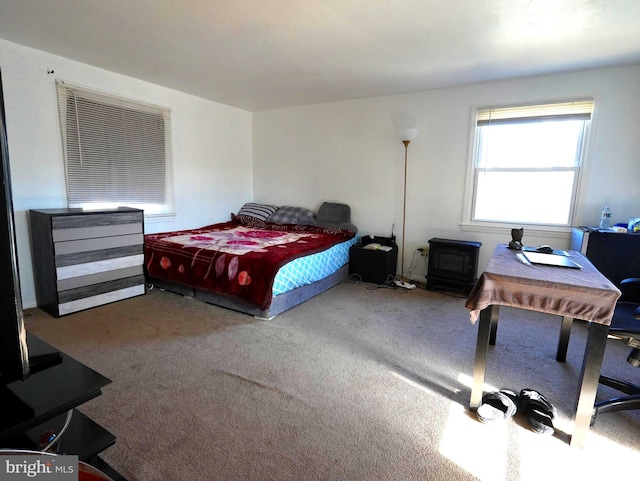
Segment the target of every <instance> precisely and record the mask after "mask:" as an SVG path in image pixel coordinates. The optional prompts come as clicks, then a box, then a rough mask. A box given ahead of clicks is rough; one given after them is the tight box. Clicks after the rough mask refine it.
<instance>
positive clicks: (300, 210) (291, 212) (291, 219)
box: [269, 205, 315, 224]
mask: <svg viewBox="0 0 640 481" xmlns="http://www.w3.org/2000/svg"><path fill="white" fill-rule="evenodd" d="M314 218H315V214H314V213H313V212H312V211H310V210H309V209H305V208H304V207H291V206H288V205H283V206H281V207H280V208H279V209H278V210H277V211H275V212H274V213H273V214H271V216H270V217H269V222H274V223H276V224H309V223H310V221H312V220H313V219H314Z"/></svg>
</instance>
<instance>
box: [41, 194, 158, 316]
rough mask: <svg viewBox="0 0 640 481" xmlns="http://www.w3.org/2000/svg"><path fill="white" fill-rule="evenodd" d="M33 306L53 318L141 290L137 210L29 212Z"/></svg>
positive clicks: (140, 237) (140, 219) (140, 230)
mask: <svg viewBox="0 0 640 481" xmlns="http://www.w3.org/2000/svg"><path fill="white" fill-rule="evenodd" d="M29 221H30V227H31V245H32V250H33V263H34V277H35V287H36V299H37V303H38V307H39V308H40V309H42V310H43V311H45V312H47V313H49V314H51V315H52V316H54V317H59V316H63V315H65V314H70V313H72V312H77V311H81V310H84V309H88V308H91V307H96V306H100V305H102V304H107V303H110V302H115V301H119V300H122V299H126V298H129V297H133V296H137V295H141V294H144V293H145V283H144V270H143V263H144V258H143V236H144V217H143V211H142V210H140V209H132V208H128V207H120V208H118V209H109V210H100V211H85V210H82V209H43V210H31V211H29Z"/></svg>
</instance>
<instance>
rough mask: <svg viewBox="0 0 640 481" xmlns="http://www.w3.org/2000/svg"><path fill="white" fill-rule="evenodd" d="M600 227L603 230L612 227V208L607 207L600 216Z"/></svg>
mask: <svg viewBox="0 0 640 481" xmlns="http://www.w3.org/2000/svg"><path fill="white" fill-rule="evenodd" d="M600 228H601V229H603V230H606V229H610V228H611V209H609V207H605V208H604V210H603V211H602V215H601V216H600Z"/></svg>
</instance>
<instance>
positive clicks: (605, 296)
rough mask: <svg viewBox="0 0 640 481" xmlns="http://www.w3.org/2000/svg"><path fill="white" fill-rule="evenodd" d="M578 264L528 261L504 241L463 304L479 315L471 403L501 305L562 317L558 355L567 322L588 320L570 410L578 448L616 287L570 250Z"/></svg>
mask: <svg viewBox="0 0 640 481" xmlns="http://www.w3.org/2000/svg"><path fill="white" fill-rule="evenodd" d="M569 254H570V257H571V258H572V259H573V260H575V261H576V262H577V263H578V264H580V265H581V266H582V269H568V268H564V267H552V266H542V265H536V264H534V265H527V264H524V263H522V262H521V261H520V260H519V259H518V258H517V257H516V251H513V250H510V249H508V248H507V246H506V245H505V244H500V245H498V246H497V247H496V249H495V251H494V253H493V255H492V257H491V259H490V260H489V263H488V264H487V268H486V270H485V271H484V272H483V273H482V275H481V276H480V278H479V279H478V282H477V283H476V284H475V286H474V287H473V289H472V291H471V293H470V294H469V297H468V298H467V302H466V304H465V307H467V309H470V311H471V322H472V323H475V321H476V320H477V319H478V318H479V319H480V323H479V326H478V340H477V344H476V358H475V365H474V368H473V386H472V388H471V400H470V403H469V404H470V407H471V408H472V409H475V408H477V407H479V406H480V404H481V402H482V395H483V385H484V377H485V368H486V361H487V353H488V349H489V344H490V343H491V344H493V343H494V341H495V333H496V329H497V324H498V312H499V311H498V309H499V306H500V305H503V306H510V307H517V308H522V309H529V310H534V311H539V312H545V313H549V314H556V315H559V316H562V317H563V322H562V328H561V334H560V342H559V344H558V358H560V357H561V356H562V354H563V353H562V350H564V352H566V341H567V340H568V331H567V329H570V325H571V323H570V321H571V320H573V319H574V318H575V319H583V320H588V321H590V322H589V334H588V338H587V344H586V347H585V352H584V358H583V362H582V372H581V374H580V383H579V386H580V387H579V389H578V393H577V396H576V407H575V411H574V432H573V434H572V436H571V446H573V447H577V448H582V447H583V446H584V442H585V438H586V435H587V433H588V431H589V425H590V422H591V413H592V410H593V405H594V402H595V397H596V391H597V389H598V379H599V377H600V368H601V366H602V359H603V356H604V349H605V346H606V342H607V333H608V331H609V324H610V323H611V316H612V315H613V311H614V309H615V305H616V302H617V300H618V298H619V297H620V291H619V290H618V289H617V288H616V286H615V285H613V284H612V283H611V281H609V280H608V279H607V278H606V277H604V276H603V275H602V274H601V273H600V272H598V270H597V269H596V268H595V267H594V266H593V264H591V262H589V260H588V259H587V258H586V257H584V256H583V255H582V254H580V253H578V252H575V251H569Z"/></svg>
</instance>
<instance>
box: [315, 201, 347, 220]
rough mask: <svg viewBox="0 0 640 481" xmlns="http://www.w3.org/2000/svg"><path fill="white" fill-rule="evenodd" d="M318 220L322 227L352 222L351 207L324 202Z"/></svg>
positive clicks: (317, 216) (319, 210)
mask: <svg viewBox="0 0 640 481" xmlns="http://www.w3.org/2000/svg"><path fill="white" fill-rule="evenodd" d="M316 218H317V219H318V222H320V225H330V226H336V225H337V224H342V223H343V222H351V207H349V206H348V205H347V204H340V203H337V202H323V203H322V205H321V206H320V209H318V215H316Z"/></svg>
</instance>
